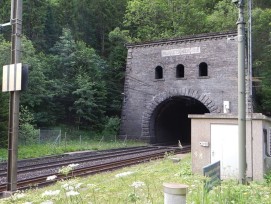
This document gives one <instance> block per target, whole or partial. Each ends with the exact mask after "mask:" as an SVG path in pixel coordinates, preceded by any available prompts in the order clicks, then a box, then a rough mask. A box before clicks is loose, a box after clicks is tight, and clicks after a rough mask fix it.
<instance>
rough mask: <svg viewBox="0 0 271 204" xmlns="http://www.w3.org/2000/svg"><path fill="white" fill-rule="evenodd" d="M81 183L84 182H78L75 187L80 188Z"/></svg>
mask: <svg viewBox="0 0 271 204" xmlns="http://www.w3.org/2000/svg"><path fill="white" fill-rule="evenodd" d="M81 185H83V184H82V183H78V184H76V185H75V187H74V188H75V189H78V188H80V186H81Z"/></svg>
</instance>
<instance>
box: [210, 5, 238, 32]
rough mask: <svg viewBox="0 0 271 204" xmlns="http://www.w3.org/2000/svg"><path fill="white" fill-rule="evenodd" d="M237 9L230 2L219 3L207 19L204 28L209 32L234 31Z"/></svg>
mask: <svg viewBox="0 0 271 204" xmlns="http://www.w3.org/2000/svg"><path fill="white" fill-rule="evenodd" d="M237 18H238V9H237V8H236V6H235V5H234V4H233V3H232V1H231V0H225V1H219V2H218V3H217V4H216V5H215V7H214V10H213V11H212V13H211V14H210V15H208V17H207V23H206V27H207V28H208V29H207V30H208V31H209V32H222V31H230V30H236V21H237Z"/></svg>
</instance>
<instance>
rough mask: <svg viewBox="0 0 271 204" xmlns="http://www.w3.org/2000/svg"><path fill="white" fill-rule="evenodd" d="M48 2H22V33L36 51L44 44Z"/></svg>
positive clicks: (46, 0) (41, 0) (26, 0)
mask: <svg viewBox="0 0 271 204" xmlns="http://www.w3.org/2000/svg"><path fill="white" fill-rule="evenodd" d="M48 3H49V1H48V0H45V1H44V0H24V1H23V33H24V35H26V36H27V38H28V39H30V40H31V41H32V43H33V45H34V46H35V47H36V48H37V49H42V48H43V47H44V43H45V36H44V30H45V22H46V14H47V4H48Z"/></svg>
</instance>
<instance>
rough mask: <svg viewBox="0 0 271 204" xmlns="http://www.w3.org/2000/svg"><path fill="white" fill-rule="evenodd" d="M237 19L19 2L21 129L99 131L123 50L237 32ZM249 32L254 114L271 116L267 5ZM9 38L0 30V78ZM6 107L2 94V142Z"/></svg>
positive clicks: (115, 5)
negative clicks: (23, 78)
mask: <svg viewBox="0 0 271 204" xmlns="http://www.w3.org/2000/svg"><path fill="white" fill-rule="evenodd" d="M237 12H238V10H237V8H236V7H235V5H234V4H233V3H232V0H71V1H66V0H23V40H22V62H23V63H24V64H29V65H30V74H29V85H28V90H27V91H25V92H22V93H21V103H20V105H21V117H20V119H21V122H24V123H29V124H31V125H32V126H33V127H50V126H57V125H59V124H64V125H69V126H73V127H77V128H84V129H89V130H94V131H101V130H103V128H104V127H105V126H106V125H107V124H108V123H110V122H112V120H118V118H119V116H120V111H121V103H122V92H123V81H124V72H125V63H126V62H125V60H126V48H125V43H131V42H141V41H149V40H156V39H162V38H174V37H181V36H184V35H193V34H199V33H209V32H223V31H229V30H236V21H237V15H238V13H237ZM9 18H10V0H0V24H1V23H6V22H9V20H10V19H9ZM252 24H253V27H252V29H253V34H252V35H253V72H254V76H257V77H259V79H261V82H260V83H257V84H256V85H255V90H256V91H257V97H256V100H255V104H254V106H255V110H256V111H257V112H263V113H264V114H267V115H271V57H270V55H271V1H270V0H253V23H252ZM10 34H11V29H10V28H9V27H3V28H0V56H1V58H0V67H1V69H0V77H1V78H2V67H3V65H5V64H10V46H11V44H10V38H11V37H10ZM1 86H2V84H0V88H1ZM1 89H2V88H1ZM8 99H9V94H8V93H2V92H0V107H1V108H0V140H1V141H5V140H6V137H7V121H8ZM29 118H30V119H29ZM2 144H3V143H2Z"/></svg>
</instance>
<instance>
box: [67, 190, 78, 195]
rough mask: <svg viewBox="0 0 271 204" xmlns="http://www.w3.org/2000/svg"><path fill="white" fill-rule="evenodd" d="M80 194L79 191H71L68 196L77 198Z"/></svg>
mask: <svg viewBox="0 0 271 204" xmlns="http://www.w3.org/2000/svg"><path fill="white" fill-rule="evenodd" d="M79 194H80V193H78V192H77V191H69V192H67V193H66V195H67V196H76V195H79Z"/></svg>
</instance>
